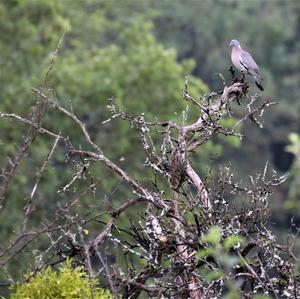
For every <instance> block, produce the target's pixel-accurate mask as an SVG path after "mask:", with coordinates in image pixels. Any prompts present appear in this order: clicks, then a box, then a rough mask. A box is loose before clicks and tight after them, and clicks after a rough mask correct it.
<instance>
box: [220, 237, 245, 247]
mask: <svg viewBox="0 0 300 299" xmlns="http://www.w3.org/2000/svg"><path fill="white" fill-rule="evenodd" d="M244 243H245V240H244V238H243V237H241V236H238V235H232V236H228V237H227V238H226V239H225V240H224V243H223V244H224V247H225V248H226V249H230V248H232V247H234V246H237V245H243V244H244Z"/></svg>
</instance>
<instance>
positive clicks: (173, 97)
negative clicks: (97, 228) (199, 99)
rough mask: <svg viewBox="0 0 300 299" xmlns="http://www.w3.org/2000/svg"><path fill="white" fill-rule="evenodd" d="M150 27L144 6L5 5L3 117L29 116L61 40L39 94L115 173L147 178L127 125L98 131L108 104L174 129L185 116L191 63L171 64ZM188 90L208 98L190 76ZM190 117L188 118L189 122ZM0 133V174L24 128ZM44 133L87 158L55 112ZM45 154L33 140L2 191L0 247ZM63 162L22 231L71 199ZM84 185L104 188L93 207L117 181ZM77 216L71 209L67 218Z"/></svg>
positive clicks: (59, 158) (49, 172) (58, 155)
mask: <svg viewBox="0 0 300 299" xmlns="http://www.w3.org/2000/svg"><path fill="white" fill-rule="evenodd" d="M153 17H154V12H153V10H152V9H151V8H150V5H149V2H148V1H139V2H138V3H137V2H132V1H129V2H128V1H122V2H120V1H114V0H113V1H106V0H89V1H72V3H70V2H69V1H52V0H42V1H37V0H28V1H17V0H15V1H2V2H1V3H0V25H1V28H3V30H1V32H0V41H1V42H0V50H1V59H0V67H1V70H3V71H2V72H0V81H1V82H2V84H1V101H0V111H1V112H2V111H3V112H13V113H16V114H20V115H22V116H25V117H26V116H28V115H30V107H31V105H32V104H33V103H34V101H35V96H34V95H33V93H32V91H31V87H36V86H43V85H44V78H45V74H46V73H47V69H48V65H49V62H50V60H51V58H52V55H53V52H54V50H55V49H56V48H57V45H58V41H59V40H60V38H61V36H62V35H63V34H64V33H65V32H66V34H65V36H64V39H63V41H62V43H61V45H60V47H59V48H58V55H57V56H56V57H55V59H54V64H53V66H52V67H53V69H52V71H51V72H50V76H49V77H48V80H47V82H46V84H45V86H44V91H45V93H47V94H48V95H49V96H50V97H51V98H53V99H54V100H55V101H58V102H59V103H60V104H62V105H63V106H64V107H66V108H67V109H69V110H71V109H72V110H73V111H74V112H75V114H76V115H77V116H78V117H79V119H81V120H82V121H84V122H85V123H86V127H87V129H88V131H89V133H90V134H91V136H92V138H93V140H94V141H95V142H96V143H97V144H99V145H100V147H101V148H102V149H103V150H104V151H105V152H106V153H108V155H109V157H110V158H111V159H112V160H113V161H120V160H122V161H123V162H122V163H120V164H121V166H122V167H124V168H125V169H126V171H128V172H129V173H130V174H132V175H133V176H135V177H137V178H140V177H144V175H143V173H142V171H141V168H142V165H143V161H144V155H143V149H142V148H141V146H140V144H139V143H138V142H137V138H138V135H137V133H136V132H135V131H134V130H132V128H131V127H130V124H129V123H128V124H126V123H125V122H121V121H118V120H115V121H114V122H112V123H108V124H105V125H101V123H102V121H104V120H106V119H107V118H108V117H109V116H110V114H109V112H108V109H106V106H107V104H109V102H108V99H110V98H114V100H115V102H116V104H117V106H118V107H119V108H121V109H124V110H126V111H128V112H130V113H132V114H139V113H142V112H147V117H149V119H150V118H151V119H152V120H153V118H156V117H158V118H160V119H162V120H167V119H177V118H178V115H180V114H181V111H182V110H183V109H185V108H186V103H185V102H184V101H183V100H182V98H181V95H180V91H181V90H182V88H183V86H184V78H185V76H186V75H188V74H190V73H191V72H192V71H193V68H194V66H195V62H194V61H193V60H190V59H187V60H182V61H180V62H178V59H177V53H176V51H175V50H174V49H173V48H166V47H165V46H163V45H162V44H161V43H159V42H158V41H157V39H156V38H155V36H154V34H153V30H154V28H153V23H152V20H153ZM189 83H190V84H189V85H190V91H191V93H192V94H193V95H195V96H199V95H202V94H203V93H205V92H207V91H208V88H207V86H206V85H205V84H204V83H203V82H202V81H201V80H200V79H198V78H196V77H194V76H190V80H189ZM195 115H196V112H195V111H192V113H191V117H195ZM0 127H1V134H0V156H1V157H3V159H0V168H1V169H3V168H4V167H5V166H6V165H7V164H8V163H9V159H8V157H9V158H11V157H13V156H14V155H15V153H16V151H17V149H18V147H19V145H20V142H21V141H22V135H24V134H25V133H26V127H25V126H24V125H22V124H19V127H17V124H16V123H15V122H10V121H7V119H3V118H1V119H0ZM43 127H45V128H47V129H50V130H53V131H55V132H58V131H59V130H61V131H62V132H63V133H64V134H65V135H68V136H69V137H70V139H71V141H74V140H75V141H76V143H77V144H81V145H82V147H86V148H88V145H87V144H86V142H85V140H84V138H82V136H81V133H80V130H78V128H76V126H74V124H73V123H72V122H70V121H69V120H67V119H66V118H63V117H62V116H61V115H60V114H59V113H57V112H52V111H51V112H47V117H46V118H45V119H44V121H43ZM51 146H52V140H49V139H48V138H45V137H44V136H38V137H37V138H35V140H34V143H33V146H32V147H31V150H30V152H29V153H28V155H27V156H26V163H21V165H20V167H19V169H18V172H17V173H18V174H17V175H16V176H15V178H14V179H13V182H12V183H11V184H10V186H9V188H8V191H7V194H8V195H7V197H8V198H9V199H8V200H7V201H6V202H5V205H6V206H5V210H4V211H3V212H2V214H1V222H2V223H3V230H2V231H1V234H0V241H1V244H3V246H5V244H7V243H8V240H9V238H10V237H11V236H12V235H14V233H15V232H17V231H18V230H19V229H20V227H21V225H22V221H23V215H22V212H21V213H19V211H23V209H24V206H25V205H26V200H24V199H26V198H27V197H28V193H29V192H30V189H31V188H32V187H33V185H34V182H35V179H36V175H37V173H38V171H39V169H40V167H41V165H42V163H43V160H44V159H45V157H46V156H47V154H48V152H49V150H50V148H51ZM215 149H216V147H215V145H214V144H210V146H209V148H208V149H207V151H206V156H205V157H204V158H205V159H207V158H208V156H209V155H210V153H212V152H214V150H215ZM64 154H65V149H63V148H60V147H59V146H58V147H57V149H56V151H55V154H54V157H53V159H52V161H51V163H50V165H49V167H48V168H47V169H46V171H45V172H44V173H43V177H42V179H41V181H40V184H39V192H38V196H37V198H35V201H34V205H35V207H36V209H35V211H34V212H33V213H32V215H31V217H30V219H29V223H28V226H29V227H31V228H34V227H35V226H36V224H37V223H38V224H39V223H40V222H41V221H44V220H48V221H51V220H52V219H53V217H54V216H55V211H56V204H57V202H60V203H61V202H66V201H67V200H68V195H65V194H60V195H58V194H57V193H56V191H57V190H58V189H59V188H61V187H62V186H63V185H64V184H66V182H68V181H69V179H70V178H71V177H72V169H68V167H65V165H66V164H65V160H64V158H65V157H64ZM123 157H125V159H124V158H123ZM125 165H126V166H125ZM74 171H76V169H75V170H74ZM133 171H134V173H133ZM91 175H93V177H94V178H97V179H99V178H101V182H100V183H99V184H98V185H97V190H96V196H97V198H101V199H102V198H103V197H105V196H106V195H107V194H109V193H110V192H111V190H112V188H114V187H115V186H116V184H117V180H116V179H115V178H114V177H112V176H104V175H103V169H102V168H101V167H99V166H98V165H97V167H91ZM90 178H91V176H89V177H88V179H90ZM89 182H90V180H84V178H83V179H82V180H80V181H79V180H78V182H76V184H75V185H76V186H75V185H74V188H76V190H77V191H78V192H79V190H81V188H82V189H83V188H84V187H86V185H85V183H89ZM118 192H119V193H118ZM126 192H127V191H126V188H125V187H124V186H123V185H121V186H120V188H119V189H118V191H117V193H118V194H117V193H116V194H115V196H116V201H118V200H121V198H123V197H124V193H125V194H126ZM120 194H122V196H121V195H120ZM125 196H127V195H125ZM82 201H83V202H86V203H87V202H89V203H90V202H93V201H94V197H93V196H91V195H90V194H87V195H86V196H85V197H84V198H83V199H82ZM101 202H104V201H101ZM82 204H83V205H85V204H84V203H82ZM102 208H103V204H102ZM11 211H14V213H12V212H11ZM83 211H84V209H78V210H76V208H75V207H74V213H82V212H83ZM89 229H91V228H89ZM40 246H41V247H42V248H44V246H45V244H42V245H41V244H40ZM30 249H31V248H30ZM32 249H33V248H32ZM29 251H30V250H29ZM28 255H30V254H28ZM24 258H25V257H24ZM26 260H27V259H26ZM17 264H18V262H16V267H14V268H12V269H9V270H11V271H12V272H13V273H15V272H19V271H20V272H22V271H24V269H26V266H25V264H26V263H25V262H24V261H23V262H22V263H21V262H20V264H22V265H17ZM22 267H24V269H22Z"/></svg>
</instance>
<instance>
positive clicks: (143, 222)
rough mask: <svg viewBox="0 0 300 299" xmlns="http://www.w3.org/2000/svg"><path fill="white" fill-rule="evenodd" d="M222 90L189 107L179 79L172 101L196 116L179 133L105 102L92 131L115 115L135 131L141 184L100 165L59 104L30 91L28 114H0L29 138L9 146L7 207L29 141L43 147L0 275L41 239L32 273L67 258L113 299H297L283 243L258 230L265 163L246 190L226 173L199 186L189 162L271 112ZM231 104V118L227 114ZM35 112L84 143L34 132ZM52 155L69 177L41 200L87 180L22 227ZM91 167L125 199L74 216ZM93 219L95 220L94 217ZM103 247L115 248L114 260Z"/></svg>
mask: <svg viewBox="0 0 300 299" xmlns="http://www.w3.org/2000/svg"><path fill="white" fill-rule="evenodd" d="M222 82H223V89H222V91H221V92H212V93H210V94H209V95H205V96H202V97H201V98H200V99H195V98H194V97H193V96H192V95H191V94H190V93H189V88H188V81H187V82H186V84H185V88H184V89H183V91H182V97H183V99H184V100H186V101H187V102H189V103H191V104H192V105H193V107H194V108H195V109H197V111H198V115H199V117H198V119H197V120H196V121H195V122H193V123H189V120H188V119H187V120H186V122H184V123H183V124H182V123H180V122H178V121H171V120H167V121H165V120H163V121H161V120H157V119H156V120H153V121H151V120H147V119H146V118H147V117H146V116H145V115H144V114H142V115H130V114H128V113H126V111H122V110H119V109H118V107H117V106H116V105H115V103H114V101H113V100H111V101H110V103H109V105H108V109H109V110H110V113H111V117H110V118H109V119H107V120H106V121H104V122H103V123H110V122H113V121H114V120H115V119H117V118H119V119H122V120H123V121H124V122H129V123H130V124H131V125H132V126H133V128H135V130H138V132H139V133H140V142H141V144H142V146H143V149H144V155H145V162H144V167H145V168H149V169H150V170H151V173H152V174H154V175H155V180H154V179H152V178H151V177H152V176H149V178H148V179H147V180H146V182H147V183H145V181H143V180H138V179H136V178H134V177H133V176H131V175H130V174H129V173H128V172H126V171H125V170H124V169H122V168H121V167H120V166H119V165H118V164H117V163H116V162H114V161H112V160H111V159H109V158H108V156H107V154H106V153H105V152H104V151H103V150H102V148H101V147H100V146H99V145H98V144H96V143H95V142H94V141H93V139H92V137H91V136H90V134H89V132H88V130H87V128H86V126H85V124H84V123H83V122H82V121H81V120H80V119H79V118H78V117H77V116H76V115H75V114H74V112H73V110H72V109H70V110H68V109H66V108H64V107H63V106H61V105H60V104H59V102H58V101H56V100H55V99H53V98H51V96H48V94H47V92H45V91H44V89H45V88H43V87H42V88H34V89H33V92H34V93H35V94H36V97H37V99H38V102H37V103H38V104H37V105H36V107H37V108H36V109H35V110H34V111H35V113H36V114H34V116H33V117H28V118H25V117H21V116H19V115H16V114H8V113H4V112H0V117H3V118H7V119H12V120H13V121H14V122H15V124H16V125H18V122H19V123H21V124H24V125H26V126H28V127H29V133H28V135H27V136H29V137H26V138H25V139H24V140H25V141H24V144H23V145H22V146H21V151H20V152H21V153H22V154H20V153H17V154H16V156H15V159H13V161H12V163H10V164H9V165H10V166H9V167H8V168H7V170H5V171H4V172H3V180H2V181H1V188H0V199H1V201H3V202H4V201H5V200H8V198H7V194H6V190H7V186H8V185H9V183H10V182H11V178H12V177H13V176H14V173H15V170H16V168H17V167H16V166H17V165H18V161H20V160H21V159H23V158H24V157H25V155H23V153H25V152H26V151H27V149H28V148H29V147H30V146H31V144H32V142H33V140H34V136H35V135H36V134H42V135H44V136H46V138H49V139H53V143H52V147H51V148H50V149H49V153H48V155H47V156H46V157H45V159H44V161H43V163H42V164H41V168H40V170H39V171H38V174H37V177H36V181H35V183H34V185H33V187H32V189H31V191H30V195H29V196H28V200H27V204H26V206H25V209H24V221H23V227H22V230H21V231H20V232H18V233H16V235H15V238H13V239H12V240H11V241H10V243H9V244H8V245H7V246H6V247H5V248H1V249H0V266H1V267H7V265H9V264H10V263H13V260H14V258H15V257H16V256H18V255H20V254H22V252H24V250H26V249H27V247H28V246H29V245H31V244H32V243H33V242H34V241H36V240H38V239H40V238H42V237H43V236H47V238H48V239H49V243H48V247H47V249H44V250H40V251H37V252H36V253H35V254H33V256H34V257H35V269H34V270H35V271H34V272H33V274H32V275H34V274H35V273H36V272H37V271H39V270H40V269H41V268H42V267H45V266H47V265H55V264H57V263H59V262H61V261H63V260H65V259H66V258H68V257H72V258H73V259H74V261H76V262H77V263H80V264H83V265H85V267H86V270H87V271H88V273H89V274H90V275H91V276H92V277H98V278H99V279H100V280H102V281H103V280H104V281H106V283H107V286H108V287H109V288H110V289H111V291H112V293H113V294H114V295H115V296H117V295H119V294H121V295H122V296H123V298H138V297H139V296H140V295H141V294H142V293H143V294H147V295H146V296H147V297H150V298H162V297H167V298H220V297H221V296H223V295H224V294H226V293H231V294H233V293H234V294H238V295H237V296H240V298H252V297H253V295H254V294H256V293H263V294H270V295H272V296H273V297H274V298H299V296H300V294H299V283H300V282H299V278H298V276H297V275H296V273H295V267H294V266H295V263H296V257H295V256H294V255H293V247H294V240H293V239H291V240H289V242H288V244H286V245H282V244H280V243H279V242H278V240H277V238H276V236H275V235H274V233H273V232H272V231H271V230H270V229H269V226H268V212H269V203H270V195H271V194H272V188H273V187H274V186H277V185H278V184H280V183H281V182H282V181H284V179H285V177H278V176H277V175H276V173H275V172H272V171H270V170H269V169H268V167H267V164H266V166H265V168H264V169H263V170H262V173H261V174H259V175H257V176H256V177H251V179H250V181H249V182H248V183H243V182H239V181H235V177H234V175H233V174H232V173H231V170H230V167H229V166H223V167H221V168H220V169H219V171H218V173H215V174H213V175H209V174H208V175H207V176H206V177H201V175H200V174H199V172H197V170H196V169H197V168H195V167H194V166H193V163H192V162H191V161H192V160H191V158H192V156H193V153H194V152H195V151H200V152H201V150H202V148H203V145H204V144H205V143H207V142H208V141H210V140H211V139H213V138H215V136H218V135H224V136H236V137H237V138H242V137H243V136H242V135H241V134H240V133H239V130H238V129H239V127H240V126H241V125H242V123H243V122H245V121H248V120H250V121H252V122H253V124H254V125H257V126H258V127H261V126H262V117H263V112H264V110H265V109H266V108H268V107H270V106H272V105H274V104H275V102H273V101H268V100H267V101H263V102H262V101H261V99H260V96H259V95H257V94H256V95H254V96H250V95H249V93H248V89H249V87H248V84H247V83H246V82H245V81H244V79H242V80H238V79H234V80H233V81H232V82H231V83H230V84H227V83H226V82H225V80H224V78H223V79H222ZM238 104H240V105H241V106H240V108H241V109H239V110H242V111H243V113H242V115H241V114H239V115H236V113H235V112H234V111H235V109H234V107H235V106H236V105H238ZM46 105H47V106H48V109H53V110H54V111H56V112H58V113H61V114H62V115H63V116H64V117H65V118H68V119H70V120H71V121H72V122H73V123H74V126H77V127H78V128H79V129H80V130H81V133H82V136H83V137H84V140H85V144H79V143H78V141H77V140H70V138H69V136H68V135H67V134H64V133H62V132H53V131H51V130H49V129H47V128H45V127H43V125H42V121H41V119H42V117H43V116H44V113H45V109H44V107H45V106H46ZM233 116H235V119H236V123H235V124H234V125H233V126H232V127H231V128H228V127H225V126H224V125H222V120H224V119H226V118H233ZM99 130H101V128H99ZM58 147H61V148H63V149H64V150H65V152H66V159H67V162H66V167H70V168H71V169H75V171H74V172H73V175H72V176H71V177H70V178H69V181H68V182H67V183H65V184H64V186H62V187H61V188H60V189H59V190H53V192H58V193H66V194H67V193H68V191H69V190H70V188H72V187H76V185H77V184H79V182H81V181H83V180H85V182H86V176H90V178H92V179H91V180H89V183H88V184H87V186H86V188H85V190H84V191H83V192H81V193H80V192H79V191H78V192H74V193H72V198H70V199H69V201H68V202H67V203H64V204H58V205H57V211H56V214H55V215H54V217H52V219H51V221H50V220H49V221H48V220H46V221H43V223H42V224H41V225H40V227H36V228H30V227H28V225H27V222H28V219H29V217H30V215H31V213H32V211H33V210H34V196H35V194H36V193H37V192H38V189H39V184H40V180H41V178H42V176H43V173H44V171H45V169H46V168H47V167H48V164H49V163H50V162H51V159H52V157H53V155H54V153H55V151H56V150H57V148H58ZM92 167H104V169H105V170H106V172H110V173H113V174H114V175H115V176H117V177H119V180H120V181H122V182H124V183H126V185H127V187H128V189H129V190H130V192H129V193H128V194H130V196H128V198H126V199H123V202H122V203H120V204H119V206H118V207H114V208H113V207H112V206H109V205H107V209H103V208H102V209H100V210H98V211H97V210H96V211H95V206H93V205H92V204H90V205H89V206H88V208H86V210H85V213H78V209H80V202H81V199H82V198H83V197H84V196H85V195H86V194H87V193H93V192H95V190H96V189H97V184H98V183H97V182H98V179H97V178H93V177H92V176H91V175H90V169H91V168H92ZM145 173H149V172H145ZM110 196H111V197H113V196H114V192H112V193H111V195H110ZM137 205H139V207H140V208H139V210H140V214H139V215H138V216H137V219H134V220H133V221H131V223H130V226H129V227H126V228H124V227H122V225H120V224H119V219H120V218H122V217H124V215H128V214H127V213H129V212H130V211H131V210H132V209H134V211H136V208H134V207H135V206H137ZM2 207H3V208H5V205H2ZM74 207H77V210H76V209H73V208H74ZM93 213H94V214H93ZM101 216H105V217H106V218H105V219H106V221H104V222H102V220H99V219H100V218H101ZM101 219H102V218H101ZM91 222H97V223H99V225H101V230H99V231H95V230H93V231H87V227H88V226H89V224H90V223H91ZM111 248H116V251H115V253H112V251H111V250H110V249H111ZM116 252H118V255H120V256H123V259H124V262H122V263H121V262H119V261H118V259H117V260H116V259H115V256H114V255H115V254H116ZM135 262H136V265H135V264H134V263H135ZM130 263H131V264H130ZM124 265H125V266H124ZM231 298H233V297H231ZM234 298H236V297H234Z"/></svg>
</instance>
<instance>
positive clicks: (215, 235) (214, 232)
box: [202, 226, 222, 245]
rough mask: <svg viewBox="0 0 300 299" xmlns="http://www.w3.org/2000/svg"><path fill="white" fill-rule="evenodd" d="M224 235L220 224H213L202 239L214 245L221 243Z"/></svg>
mask: <svg viewBox="0 0 300 299" xmlns="http://www.w3.org/2000/svg"><path fill="white" fill-rule="evenodd" d="M221 237H222V230H221V228H220V227H218V226H212V227H211V228H210V229H209V230H208V232H207V234H206V235H204V236H203V237H202V241H203V242H205V243H209V244H212V245H217V244H220V242H221Z"/></svg>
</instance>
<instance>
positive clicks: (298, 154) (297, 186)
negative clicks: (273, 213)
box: [285, 133, 300, 214]
mask: <svg viewBox="0 0 300 299" xmlns="http://www.w3.org/2000/svg"><path fill="white" fill-rule="evenodd" d="M289 141H290V144H289V145H287V146H286V151H287V152H289V153H291V154H293V155H294V161H293V164H292V166H291V170H290V175H289V183H290V184H289V190H288V201H286V203H285V207H286V208H287V209H288V210H289V211H293V212H295V211H297V212H298V214H299V213H300V208H299V203H298V198H299V195H300V137H299V135H298V134H297V133H291V134H290V135H289Z"/></svg>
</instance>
